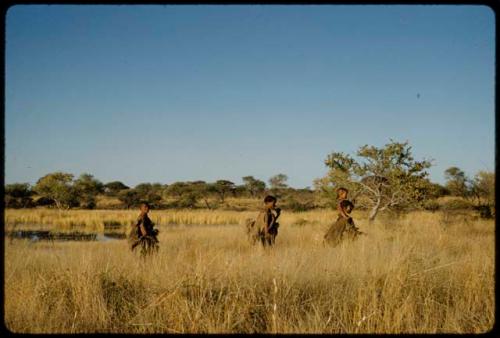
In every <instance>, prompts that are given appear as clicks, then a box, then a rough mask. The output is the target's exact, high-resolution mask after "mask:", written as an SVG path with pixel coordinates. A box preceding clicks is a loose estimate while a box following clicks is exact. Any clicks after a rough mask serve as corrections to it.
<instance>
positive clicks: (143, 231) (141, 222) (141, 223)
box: [137, 217, 146, 236]
mask: <svg viewBox="0 0 500 338" xmlns="http://www.w3.org/2000/svg"><path fill="white" fill-rule="evenodd" d="M137 226H138V227H139V233H140V234H141V235H142V236H146V228H145V227H144V218H142V217H141V218H139V220H138V221H137Z"/></svg>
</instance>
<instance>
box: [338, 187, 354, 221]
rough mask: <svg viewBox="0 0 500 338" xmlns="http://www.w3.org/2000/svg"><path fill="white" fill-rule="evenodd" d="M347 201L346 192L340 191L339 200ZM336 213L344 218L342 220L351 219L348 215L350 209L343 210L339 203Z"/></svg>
mask: <svg viewBox="0 0 500 338" xmlns="http://www.w3.org/2000/svg"><path fill="white" fill-rule="evenodd" d="M345 199H347V191H345V190H340V191H339V200H340V201H342V200H345ZM337 211H338V212H339V214H340V215H341V216H342V217H344V218H347V219H349V218H351V216H349V213H350V212H351V210H350V208H347V209H345V208H343V207H342V205H341V203H339V205H338V207H337Z"/></svg>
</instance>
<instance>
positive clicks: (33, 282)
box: [4, 210, 495, 333]
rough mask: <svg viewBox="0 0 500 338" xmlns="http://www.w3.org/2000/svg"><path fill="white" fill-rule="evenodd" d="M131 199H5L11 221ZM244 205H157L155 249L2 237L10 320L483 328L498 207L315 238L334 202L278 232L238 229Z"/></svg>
mask: <svg viewBox="0 0 500 338" xmlns="http://www.w3.org/2000/svg"><path fill="white" fill-rule="evenodd" d="M136 214H137V212H136V211H135V210H134V211H65V212H59V211H50V210H31V211H28V210H23V211H20V210H6V215H5V221H6V226H7V228H9V227H13V226H16V227H22V226H26V224H28V225H31V226H40V227H42V226H44V227H45V228H47V229H50V228H54V227H57V228H68V229H70V228H74V227H83V228H85V229H89V231H92V230H100V229H101V227H103V221H104V220H106V221H117V222H120V223H122V224H124V225H126V224H129V222H131V221H132V220H133V219H134V217H135V216H136ZM254 214H255V213H252V212H231V211H212V212H209V211H173V212H172V211H152V212H151V215H150V216H151V218H152V220H153V221H154V222H156V223H157V224H158V226H159V229H160V231H161V233H160V237H159V239H160V251H159V253H158V255H157V256H156V257H154V258H153V259H148V260H142V259H141V258H139V257H137V256H135V255H133V254H132V253H131V252H129V250H128V248H127V244H126V241H124V240H115V241H107V242H29V241H27V240H13V241H10V240H5V241H4V243H5V252H4V254H5V277H4V278H5V280H4V288H5V302H4V311H5V324H6V326H7V328H8V329H10V330H11V331H13V332H22V333H63V332H64V333H78V332H124V333H202V332H203V333H205V332H206V333H237V332H263V333H275V332H276V333H443V332H446V333H481V332H485V331H488V330H490V329H491V328H492V326H493V323H494V319H495V318H494V310H495V309H494V251H495V248H494V240H495V232H494V221H491V220H489V221H486V220H481V219H477V218H476V217H474V216H473V215H472V214H457V213H441V212H436V213H430V212H413V213H409V214H407V215H404V216H399V217H396V216H390V215H381V217H380V218H379V219H377V220H376V221H375V222H374V223H373V224H368V223H367V221H366V215H364V214H363V213H359V212H358V213H355V214H354V218H355V221H356V222H357V224H358V226H359V227H360V228H361V230H362V231H365V232H367V233H368V236H366V237H362V238H361V239H359V240H358V241H356V242H351V243H343V244H342V245H341V246H339V247H336V248H330V247H324V246H323V245H322V242H321V239H322V236H323V234H324V232H325V231H326V229H327V227H328V224H329V222H331V221H332V220H333V219H334V217H335V213H334V212H333V211H320V210H317V211H310V212H304V213H293V214H292V213H286V212H284V213H283V216H282V218H281V221H280V223H281V228H280V233H279V235H278V238H277V242H276V246H275V247H274V248H272V249H268V250H264V249H263V248H261V247H258V246H255V247H252V246H250V244H249V243H248V242H247V241H246V238H245V237H244V236H243V235H244V230H243V225H242V222H243V220H244V219H245V218H247V217H251V216H253V215H254Z"/></svg>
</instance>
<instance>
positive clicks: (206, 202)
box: [203, 198, 212, 210]
mask: <svg viewBox="0 0 500 338" xmlns="http://www.w3.org/2000/svg"><path fill="white" fill-rule="evenodd" d="M203 201H204V202H205V204H206V205H207V208H208V210H211V209H212V207H210V204H208V200H207V199H206V198H204V199H203Z"/></svg>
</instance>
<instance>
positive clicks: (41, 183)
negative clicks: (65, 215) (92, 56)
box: [34, 172, 79, 209]
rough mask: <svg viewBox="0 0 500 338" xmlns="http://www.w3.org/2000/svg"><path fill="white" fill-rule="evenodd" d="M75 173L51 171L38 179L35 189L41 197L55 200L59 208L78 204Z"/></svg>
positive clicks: (67, 207)
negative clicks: (74, 183)
mask: <svg viewBox="0 0 500 338" xmlns="http://www.w3.org/2000/svg"><path fill="white" fill-rule="evenodd" d="M72 183H73V174H69V173H64V172H55V173H50V174H47V175H45V176H43V177H42V178H40V179H39V180H38V182H37V183H36V185H35V188H34V190H35V191H36V192H37V193H38V195H40V196H41V197H45V198H49V199H51V200H53V201H54V202H55V204H56V206H57V207H58V208H59V209H63V208H64V209H69V208H71V207H75V206H77V205H78V197H79V196H78V191H77V190H76V189H75V188H74V187H73V185H72Z"/></svg>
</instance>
